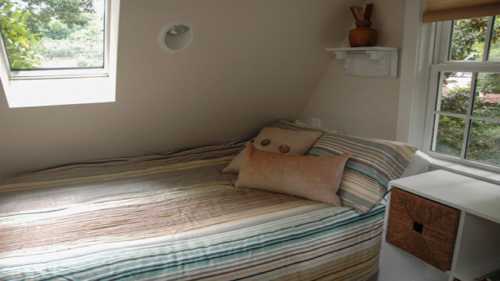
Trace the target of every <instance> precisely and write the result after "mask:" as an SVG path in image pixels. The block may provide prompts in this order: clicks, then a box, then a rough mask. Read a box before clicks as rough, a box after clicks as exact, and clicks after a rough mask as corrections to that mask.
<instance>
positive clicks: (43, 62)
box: [0, 0, 107, 77]
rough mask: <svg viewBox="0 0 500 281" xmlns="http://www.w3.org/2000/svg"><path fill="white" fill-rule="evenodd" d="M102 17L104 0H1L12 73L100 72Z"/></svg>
mask: <svg viewBox="0 0 500 281" xmlns="http://www.w3.org/2000/svg"><path fill="white" fill-rule="evenodd" d="M105 19H106V1H105V0H4V1H1V2H0V31H1V34H2V38H3V42H4V47H5V48H4V50H5V55H6V56H7V61H8V64H9V70H10V74H11V76H12V77H16V76H30V77H33V76H37V75H48V74H68V73H73V74H75V73H91V72H92V71H89V70H99V71H101V72H102V71H103V70H104V69H105V67H106V52H105V50H106V32H107V25H106V20H105ZM63 70H64V72H63ZM69 70H73V72H72V71H69ZM75 70H85V71H78V72H75Z"/></svg>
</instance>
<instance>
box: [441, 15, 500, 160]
mask: <svg viewBox="0 0 500 281" xmlns="http://www.w3.org/2000/svg"><path fill="white" fill-rule="evenodd" d="M448 35H449V37H448V36H443V37H442V39H441V41H445V42H441V43H445V44H446V46H448V48H447V49H448V50H447V52H446V55H444V58H442V59H441V63H440V64H436V65H434V66H433V69H434V70H435V71H434V73H435V74H436V75H437V76H439V79H438V80H437V81H439V82H438V83H439V87H438V98H437V102H436V106H435V110H434V134H433V136H432V138H433V141H432V151H434V152H437V153H440V154H445V155H447V156H451V157H455V158H458V159H463V160H469V161H475V162H481V163H483V164H488V165H493V166H500V16H499V17H484V18H475V19H465V20H457V21H454V22H452V23H451V30H450V32H449V34H448ZM448 42H449V43H448Z"/></svg>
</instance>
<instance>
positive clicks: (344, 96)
mask: <svg viewBox="0 0 500 281" xmlns="http://www.w3.org/2000/svg"><path fill="white" fill-rule="evenodd" d="M370 2H373V3H374V4H375V14H374V18H373V19H374V27H375V28H376V29H377V30H378V32H379V36H380V37H379V39H380V40H379V45H381V46H388V47H398V48H399V47H401V41H402V30H403V29H402V22H403V19H402V14H403V0H375V1H370ZM346 34H347V32H346ZM398 96H399V79H391V78H364V77H353V76H349V75H345V74H344V71H343V62H342V61H336V60H334V59H333V58H332V59H331V64H330V66H329V68H328V70H327V71H326V73H325V75H324V77H323V79H322V80H321V82H320V83H319V85H318V87H317V89H316V91H315V92H314V94H313V96H312V98H311V99H310V101H309V103H308V105H307V107H306V109H305V110H304V113H303V119H306V120H307V119H310V118H320V119H321V120H322V122H323V126H324V127H326V128H328V129H334V130H338V131H340V132H342V133H347V134H352V135H358V136H364V137H374V138H384V139H394V138H395V137H396V127H397V118H398Z"/></svg>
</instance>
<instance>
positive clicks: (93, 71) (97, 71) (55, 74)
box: [0, 0, 112, 80]
mask: <svg viewBox="0 0 500 281" xmlns="http://www.w3.org/2000/svg"><path fill="white" fill-rule="evenodd" d="M111 1H112V0H105V1H104V50H103V51H104V58H103V60H104V61H103V67H92V68H68V69H64V68H61V69H39V70H38V69H34V70H11V68H10V62H9V56H8V54H7V50H6V46H5V44H4V42H3V38H2V36H0V53H1V54H0V55H1V56H2V57H3V58H2V59H3V61H4V62H5V65H6V67H5V69H4V71H6V72H7V75H8V77H9V80H33V79H54V78H58V79H61V78H79V77H82V78H88V77H107V76H108V75H109V65H110V61H109V58H110V40H111V19H112V11H111V8H112V5H111Z"/></svg>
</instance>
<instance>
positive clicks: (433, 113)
mask: <svg viewBox="0 0 500 281" xmlns="http://www.w3.org/2000/svg"><path fill="white" fill-rule="evenodd" d="M494 22H495V17H491V18H490V19H489V22H488V32H487V34H486V38H485V39H486V41H485V42H486V44H485V49H484V54H483V58H482V61H481V62H464V61H452V60H451V59H450V55H451V54H450V52H449V51H450V49H451V48H450V46H451V39H452V28H453V21H446V22H440V23H436V24H435V27H434V28H435V30H434V36H435V40H434V48H433V52H431V54H432V63H431V65H430V79H429V84H428V91H427V92H428V96H427V111H426V115H425V116H426V117H425V118H426V121H425V124H426V125H425V133H424V143H423V145H424V152H425V153H427V154H429V155H430V156H432V157H434V158H437V159H441V160H445V161H448V162H454V163H458V164H463V165H466V166H471V167H475V168H479V169H483V170H488V171H494V172H500V166H495V165H493V164H488V163H484V162H480V161H476V160H469V159H466V156H467V155H466V153H467V148H468V145H469V141H470V135H471V127H472V126H471V125H472V121H473V120H478V121H489V122H493V123H497V124H500V120H498V119H495V118H486V117H475V116H473V115H472V110H473V106H474V97H475V86H476V85H475V83H476V79H475V78H476V77H477V73H481V72H496V73H500V61H497V62H491V61H487V59H488V55H489V49H490V45H491V44H490V40H491V36H492V34H493V27H494ZM443 72H471V73H473V79H472V81H471V93H470V95H471V96H470V98H471V99H470V103H469V109H468V111H467V112H466V113H465V114H454V113H442V112H440V110H439V107H438V106H439V105H438V101H439V100H440V97H441V94H442V93H441V91H442V87H441V85H442V79H443V75H441V73H443ZM439 115H445V116H455V117H460V118H463V119H464V123H465V128H464V138H463V143H462V151H461V155H460V157H456V156H452V155H448V154H443V153H439V152H436V151H434V150H433V149H434V147H435V142H436V139H437V138H436V137H435V136H436V134H437V130H438V126H437V125H438V124H439V118H437V116H439Z"/></svg>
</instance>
